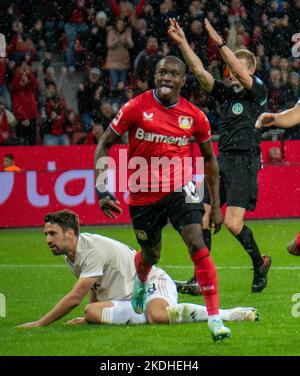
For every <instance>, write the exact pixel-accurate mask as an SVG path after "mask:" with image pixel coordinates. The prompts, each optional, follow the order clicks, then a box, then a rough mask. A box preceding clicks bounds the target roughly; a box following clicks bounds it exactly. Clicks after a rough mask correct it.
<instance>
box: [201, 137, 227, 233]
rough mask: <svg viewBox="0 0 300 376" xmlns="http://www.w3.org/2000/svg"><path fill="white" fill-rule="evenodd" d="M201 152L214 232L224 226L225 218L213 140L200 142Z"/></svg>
mask: <svg viewBox="0 0 300 376" xmlns="http://www.w3.org/2000/svg"><path fill="white" fill-rule="evenodd" d="M199 146H200V149H201V154H202V156H203V158H204V171H205V181H206V184H207V188H208V191H209V195H210V199H211V214H210V221H211V223H212V225H214V234H215V233H217V232H218V231H219V230H220V229H221V226H222V223H223V218H222V214H221V209H220V193H219V192H220V189H219V184H220V183H219V165H218V161H217V158H216V156H215V154H214V151H213V147H212V142H211V140H208V141H206V142H203V143H201V144H199Z"/></svg>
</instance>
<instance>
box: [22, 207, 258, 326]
mask: <svg viewBox="0 0 300 376" xmlns="http://www.w3.org/2000/svg"><path fill="white" fill-rule="evenodd" d="M44 221H45V227H44V234H45V236H46V242H47V244H48V246H49V248H50V249H51V251H52V252H53V254H54V255H65V256H66V262H67V264H68V266H69V268H70V269H71V271H72V272H73V273H74V274H75V276H76V277H77V278H78V281H77V282H76V284H75V286H74V287H73V289H72V290H71V291H70V292H69V293H68V294H67V295H66V296H65V297H63V298H62V299H61V300H60V301H59V302H58V303H57V305H56V306H55V307H54V308H53V309H52V310H51V311H49V312H48V313H47V314H46V315H44V316H43V317H42V318H41V319H39V320H38V321H35V322H31V323H26V324H23V325H20V327H23V328H31V327H35V326H45V325H48V324H51V323H52V322H54V321H56V320H58V319H60V318H61V317H63V316H65V315H66V314H67V313H69V312H70V311H71V310H72V309H74V308H75V307H77V306H78V305H80V303H81V302H82V300H83V298H84V297H85V296H86V294H87V293H89V292H90V294H91V296H90V297H91V299H90V304H88V305H87V307H86V308H85V317H84V318H77V319H73V320H71V321H70V322H69V323H72V324H74V323H79V322H89V323H97V324H101V323H109V324H130V323H131V324H144V323H146V322H148V323H150V324H154V323H170V324H172V323H180V322H195V321H205V320H207V318H208V315H207V311H206V308H205V307H203V306H199V305H195V304H186V303H184V304H178V303H177V298H178V297H177V291H176V286H175V284H174V282H173V281H172V280H171V278H170V277H169V276H168V275H167V273H166V272H165V271H163V270H162V269H160V268H155V267H154V268H153V269H152V271H151V274H150V275H149V287H148V298H147V309H146V312H145V314H137V313H135V311H134V310H133V308H132V306H131V303H130V299H131V295H132V291H133V281H134V275H135V267H134V257H135V254H136V252H135V250H133V249H132V248H129V247H128V246H127V245H125V244H122V243H120V242H118V241H116V240H113V239H110V238H107V237H104V236H101V235H96V234H89V233H79V222H78V217H77V215H76V214H75V213H73V212H71V211H68V210H64V211H60V212H56V213H52V214H48V215H46V216H45V219H44ZM220 315H221V317H222V319H223V320H230V321H232V320H235V321H241V320H251V321H254V320H257V319H258V313H257V312H256V310H255V309H254V308H247V307H246V308H244V307H238V308H234V309H229V310H220Z"/></svg>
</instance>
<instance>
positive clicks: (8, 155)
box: [3, 154, 15, 161]
mask: <svg viewBox="0 0 300 376" xmlns="http://www.w3.org/2000/svg"><path fill="white" fill-rule="evenodd" d="M3 158H8V159H10V160H11V161H13V160H14V159H15V158H14V156H13V155H12V154H5V156H4V157H3Z"/></svg>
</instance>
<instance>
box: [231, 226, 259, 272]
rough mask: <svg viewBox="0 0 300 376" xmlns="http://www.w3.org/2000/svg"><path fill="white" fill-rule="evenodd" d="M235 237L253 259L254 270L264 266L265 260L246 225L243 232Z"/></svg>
mask: <svg viewBox="0 0 300 376" xmlns="http://www.w3.org/2000/svg"><path fill="white" fill-rule="evenodd" d="M235 237H236V238H237V240H238V241H239V242H240V243H241V244H242V246H243V247H244V249H245V250H246V252H247V253H248V254H249V256H250V257H251V259H252V263H253V266H254V268H259V267H260V266H262V264H263V260H262V258H261V254H260V252H259V249H258V246H257V244H256V242H255V240H254V237H253V234H252V231H251V230H250V228H249V227H247V226H245V225H244V226H243V228H242V231H241V232H240V233H239V234H238V235H235Z"/></svg>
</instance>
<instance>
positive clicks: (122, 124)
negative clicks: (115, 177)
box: [110, 90, 211, 205]
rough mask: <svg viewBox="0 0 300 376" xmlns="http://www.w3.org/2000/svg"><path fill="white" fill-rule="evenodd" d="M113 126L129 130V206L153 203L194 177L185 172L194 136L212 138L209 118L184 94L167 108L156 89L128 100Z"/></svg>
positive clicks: (199, 139) (120, 130)
mask: <svg viewBox="0 0 300 376" xmlns="http://www.w3.org/2000/svg"><path fill="white" fill-rule="evenodd" d="M110 126H111V128H112V129H113V131H114V132H115V133H116V134H117V135H119V136H121V135H122V134H124V133H125V132H126V131H128V132H129V155H128V161H129V162H128V176H129V180H128V187H129V191H130V195H129V204H130V205H148V204H152V203H154V202H157V201H159V200H160V199H161V198H163V197H164V196H166V195H167V194H168V193H170V192H174V191H175V190H176V189H180V188H182V187H183V186H184V185H185V184H187V183H188V181H190V180H191V177H190V178H189V179H188V176H186V175H188V174H185V173H184V170H185V168H184V167H185V166H186V165H185V164H184V163H185V161H184V160H185V158H187V157H188V158H192V152H191V151H192V148H191V143H190V139H191V137H192V136H193V137H194V138H195V139H196V141H197V142H198V143H203V142H206V141H208V140H209V139H210V137H211V134H210V124H209V121H208V119H207V117H206V116H205V115H204V113H203V112H202V111H201V110H200V109H199V108H198V107H196V106H195V105H193V104H192V103H190V102H189V101H187V100H186V99H185V98H183V97H179V100H178V102H177V103H176V104H174V105H172V106H167V107H166V106H165V105H163V104H162V103H161V102H160V100H159V99H158V98H157V96H156V94H155V91H154V90H150V91H147V92H145V93H143V94H141V95H139V96H137V97H136V98H134V99H132V100H130V101H129V102H127V103H126V104H125V105H124V106H123V107H122V108H121V109H120V111H119V113H118V114H117V115H116V116H115V118H114V119H113V120H112V122H111V124H110ZM141 157H142V158H143V160H142V162H141ZM162 158H164V159H162ZM162 161H164V163H165V164H164V167H161V166H159V163H160V162H162ZM168 161H169V162H170V164H169V171H167V169H168ZM140 162H141V164H140ZM145 162H146V165H145ZM140 175H142V176H140ZM187 179H188V180H187Z"/></svg>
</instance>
